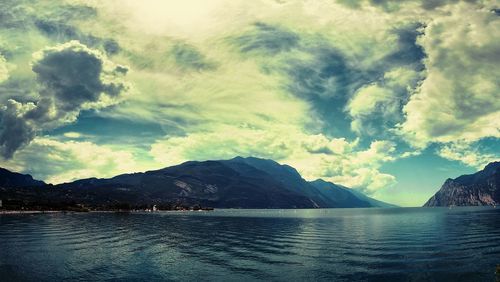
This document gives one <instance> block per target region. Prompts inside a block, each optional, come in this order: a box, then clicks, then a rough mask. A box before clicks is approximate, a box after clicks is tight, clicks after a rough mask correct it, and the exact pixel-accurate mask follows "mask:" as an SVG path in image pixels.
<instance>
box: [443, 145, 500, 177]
mask: <svg viewBox="0 0 500 282" xmlns="http://www.w3.org/2000/svg"><path fill="white" fill-rule="evenodd" d="M437 154H438V155H439V156H441V157H443V158H445V159H448V160H452V161H459V162H461V163H463V164H466V165H468V166H471V167H474V168H475V169H478V170H480V169H483V168H484V167H485V166H486V165H487V164H488V163H490V162H492V161H496V160H498V159H500V153H499V152H496V154H495V153H484V152H482V151H481V150H480V149H479V148H478V146H477V145H475V144H470V143H468V142H460V141H459V142H450V143H447V144H445V145H443V146H442V147H441V148H439V149H438V151H437Z"/></svg>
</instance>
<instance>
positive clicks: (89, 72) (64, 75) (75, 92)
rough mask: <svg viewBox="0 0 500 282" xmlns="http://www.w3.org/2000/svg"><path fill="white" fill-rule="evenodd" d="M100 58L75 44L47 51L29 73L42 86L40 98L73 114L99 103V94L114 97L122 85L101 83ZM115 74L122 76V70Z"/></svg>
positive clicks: (101, 62)
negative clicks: (35, 76)
mask: <svg viewBox="0 0 500 282" xmlns="http://www.w3.org/2000/svg"><path fill="white" fill-rule="evenodd" d="M103 63H104V61H103V58H102V57H100V56H99V55H98V54H97V53H95V52H92V51H90V49H88V48H86V47H84V46H83V45H80V44H78V43H72V44H70V45H68V46H67V47H65V48H63V49H61V50H59V49H49V50H47V51H45V52H44V53H43V57H42V59H41V60H38V61H36V62H35V64H33V68H32V69H33V72H34V73H36V75H37V81H38V83H39V84H40V85H41V86H42V91H41V92H40V95H41V97H42V98H45V97H51V98H54V99H53V100H54V101H55V103H56V104H57V108H58V109H60V110H63V111H73V110H75V109H77V108H79V107H81V106H82V105H83V104H85V103H92V102H97V101H99V99H100V97H101V95H102V93H105V94H107V95H108V96H110V97H115V96H118V95H119V94H120V93H121V92H122V91H123V90H124V88H125V86H124V85H123V84H115V83H106V82H104V81H103V80H102V78H101V75H102V73H103ZM114 71H115V72H120V73H123V71H124V70H123V67H117V68H116V69H115V70H114Z"/></svg>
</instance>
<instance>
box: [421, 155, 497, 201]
mask: <svg viewBox="0 0 500 282" xmlns="http://www.w3.org/2000/svg"><path fill="white" fill-rule="evenodd" d="M496 205H500V162H492V163H489V164H488V165H487V166H486V167H485V168H484V169H483V170H481V171H478V172H476V173H474V174H470V175H462V176H460V177H457V178H455V179H451V178H449V179H447V180H446V181H445V182H444V184H443V186H441V189H439V191H438V192H437V193H436V194H435V195H434V196H432V197H431V198H430V199H429V200H428V201H427V202H426V203H425V204H424V207H436V206H496Z"/></svg>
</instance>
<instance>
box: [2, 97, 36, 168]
mask: <svg viewBox="0 0 500 282" xmlns="http://www.w3.org/2000/svg"><path fill="white" fill-rule="evenodd" d="M23 108H25V106H24V105H22V104H21V103H18V102H16V101H14V100H8V101H7V103H5V105H4V106H2V107H0V120H1V122H0V154H1V155H2V156H3V157H4V158H11V157H12V156H13V154H14V152H15V151H16V150H17V149H19V148H20V147H22V146H24V145H27V144H28V143H29V142H30V141H31V140H33V138H34V137H35V131H36V128H34V127H33V126H32V125H31V124H30V121H29V120H27V119H24V118H23V114H24V112H25V109H23Z"/></svg>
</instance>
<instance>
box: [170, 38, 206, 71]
mask: <svg viewBox="0 0 500 282" xmlns="http://www.w3.org/2000/svg"><path fill="white" fill-rule="evenodd" d="M170 52H171V54H172V55H173V56H174V60H175V63H176V64H177V65H178V66H179V67H181V68H183V69H192V70H198V71H202V70H211V69H215V68H216V64H215V63H213V62H211V61H209V60H208V59H207V58H206V57H205V56H204V55H203V54H202V53H200V51H198V50H197V49H196V48H195V47H193V46H191V45H189V44H185V43H178V44H175V45H174V46H173V47H172V49H171V50H170Z"/></svg>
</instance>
